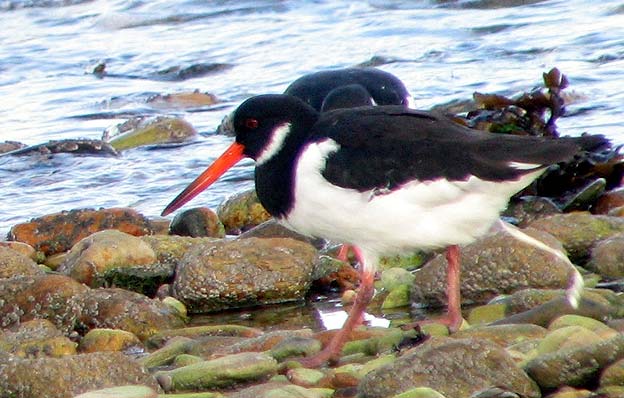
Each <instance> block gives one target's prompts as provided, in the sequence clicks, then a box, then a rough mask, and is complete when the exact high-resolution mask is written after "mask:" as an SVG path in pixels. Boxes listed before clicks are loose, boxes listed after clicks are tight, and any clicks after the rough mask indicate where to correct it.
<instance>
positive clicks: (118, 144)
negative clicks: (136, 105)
mask: <svg viewBox="0 0 624 398" xmlns="http://www.w3.org/2000/svg"><path fill="white" fill-rule="evenodd" d="M114 130H116V132H120V133H119V134H117V135H115V136H114V137H113V138H111V139H110V141H109V143H110V145H111V146H112V147H113V148H115V149H116V150H117V151H124V150H127V149H130V148H137V147H140V146H145V145H157V144H176V143H181V142H185V141H188V140H189V139H191V138H193V137H195V136H196V135H197V131H196V130H195V128H194V127H193V126H192V125H191V124H190V123H189V122H187V121H186V120H184V119H182V118H178V117H167V116H157V117H154V118H143V117H140V118H135V119H131V120H129V121H127V122H125V123H124V124H122V125H120V126H117V127H115V128H114ZM107 133H108V134H110V132H107Z"/></svg>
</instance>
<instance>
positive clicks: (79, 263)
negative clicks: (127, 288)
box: [58, 229, 156, 287]
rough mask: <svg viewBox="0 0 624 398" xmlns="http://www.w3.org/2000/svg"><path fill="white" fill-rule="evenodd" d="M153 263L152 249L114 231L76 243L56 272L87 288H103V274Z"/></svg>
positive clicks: (140, 241)
mask: <svg viewBox="0 0 624 398" xmlns="http://www.w3.org/2000/svg"><path fill="white" fill-rule="evenodd" d="M154 262H156V254H155V253H154V251H153V250H152V248H151V247H150V246H149V245H148V244H147V243H145V242H143V241H142V240H141V239H140V238H138V237H136V236H133V235H130V234H127V233H124V232H121V231H117V230H114V229H109V230H104V231H99V232H96V233H94V234H92V235H90V236H88V237H86V238H84V239H82V240H81V241H80V242H78V243H76V244H75V245H74V247H72V249H71V250H70V252H69V254H68V255H67V256H66V257H65V260H64V261H63V263H62V264H61V266H60V267H59V269H58V271H59V272H62V273H64V274H66V275H69V276H71V277H72V278H74V279H75V280H77V281H78V282H82V283H84V284H86V285H89V286H91V287H99V286H103V285H104V281H103V275H104V273H105V272H106V271H108V270H110V269H113V268H119V267H140V266H147V265H150V264H153V263H154Z"/></svg>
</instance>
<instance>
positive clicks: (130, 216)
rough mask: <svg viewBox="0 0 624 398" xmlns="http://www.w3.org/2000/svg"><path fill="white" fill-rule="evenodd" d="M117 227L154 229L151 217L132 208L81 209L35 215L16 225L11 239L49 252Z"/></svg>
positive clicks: (136, 232)
mask: <svg viewBox="0 0 624 398" xmlns="http://www.w3.org/2000/svg"><path fill="white" fill-rule="evenodd" d="M105 229H117V230H119V231H122V232H126V233H128V234H130V235H135V236H140V235H146V234H149V233H151V227H150V224H149V221H148V220H147V219H146V218H145V217H143V216H142V215H141V214H139V213H138V212H136V211H135V210H133V209H130V208H111V209H101V210H92V209H82V210H71V211H63V212H60V213H54V214H49V215H46V216H43V217H39V218H34V219H32V220H30V222H27V223H23V224H18V225H15V226H13V228H11V230H10V231H9V235H8V238H9V240H15V241H19V242H25V243H28V244H29V245H31V246H32V247H34V248H35V250H40V251H42V252H44V253H45V254H46V255H50V254H55V253H60V252H64V251H67V250H69V249H71V247H72V246H73V245H74V244H75V243H76V242H78V241H79V240H81V239H83V238H86V237H87V236H89V235H91V234H93V233H94V232H98V231H102V230H105Z"/></svg>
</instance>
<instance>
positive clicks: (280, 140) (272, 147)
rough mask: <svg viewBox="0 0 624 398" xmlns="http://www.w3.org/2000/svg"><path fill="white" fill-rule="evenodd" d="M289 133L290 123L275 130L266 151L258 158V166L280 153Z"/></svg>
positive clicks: (265, 148)
mask: <svg viewBox="0 0 624 398" xmlns="http://www.w3.org/2000/svg"><path fill="white" fill-rule="evenodd" d="M288 133H290V123H284V124H280V125H279V126H277V127H276V128H275V129H274V130H273V133H272V134H271V138H270V139H269V142H268V143H267V145H266V146H265V147H264V150H263V151H262V152H260V155H259V156H258V157H257V158H256V164H258V165H261V164H262V163H264V162H266V161H267V160H269V159H271V158H272V157H273V155H275V154H276V153H278V152H279V151H280V150H281V149H282V147H283V146H284V140H286V137H287V136H288Z"/></svg>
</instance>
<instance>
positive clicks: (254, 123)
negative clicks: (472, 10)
mask: <svg viewBox="0 0 624 398" xmlns="http://www.w3.org/2000/svg"><path fill="white" fill-rule="evenodd" d="M245 127H247V128H248V129H252V130H253V129H255V128H257V127H258V120H257V119H252V118H249V119H246V120H245Z"/></svg>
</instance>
